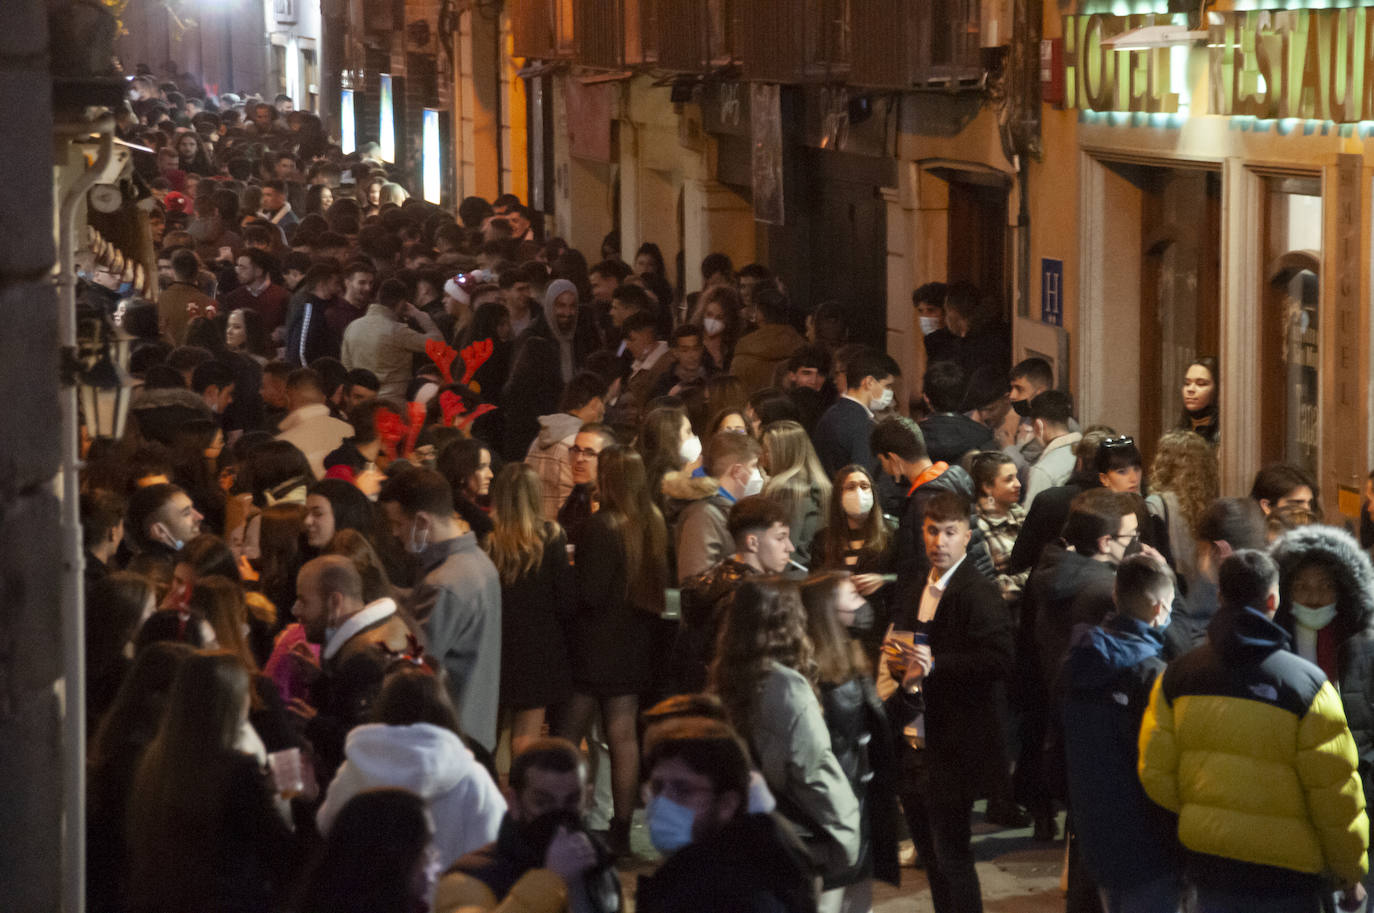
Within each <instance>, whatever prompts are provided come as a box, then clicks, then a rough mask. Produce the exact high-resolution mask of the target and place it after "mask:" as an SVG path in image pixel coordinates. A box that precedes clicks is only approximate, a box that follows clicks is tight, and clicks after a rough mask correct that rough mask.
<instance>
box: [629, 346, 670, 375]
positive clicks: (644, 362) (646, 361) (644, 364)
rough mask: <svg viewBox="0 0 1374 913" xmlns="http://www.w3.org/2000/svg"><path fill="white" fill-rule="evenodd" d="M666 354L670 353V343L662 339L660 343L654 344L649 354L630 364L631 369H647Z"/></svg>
mask: <svg viewBox="0 0 1374 913" xmlns="http://www.w3.org/2000/svg"><path fill="white" fill-rule="evenodd" d="M666 354H668V343H666V342H664V341H663V340H661V339H660V340H659V341H658V345H656V346H654V347H653V349H652V350H650V352H649V354H648V355H645V356H644V357H643V358H641V359H639V360H637V361H636V362H635V363H634V364H632V365H631V366H630V370H631V371H647V370H649V369H650V368H652V367H653V366H654V365H656V364H658V360H659V359H660V358H662V357H663V356H664V355H666Z"/></svg>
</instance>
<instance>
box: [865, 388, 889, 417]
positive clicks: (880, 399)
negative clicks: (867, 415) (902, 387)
mask: <svg viewBox="0 0 1374 913" xmlns="http://www.w3.org/2000/svg"><path fill="white" fill-rule="evenodd" d="M892 396H893V394H892V388H891V387H884V388H883V392H882V393H879V394H878V395H877V396H875V397H873V402H871V403H870V404H869V406H868V408H869V409H870V410H872V411H873V412H878V411H880V410H882V409H886V408H887V407H888V406H890V405H892Z"/></svg>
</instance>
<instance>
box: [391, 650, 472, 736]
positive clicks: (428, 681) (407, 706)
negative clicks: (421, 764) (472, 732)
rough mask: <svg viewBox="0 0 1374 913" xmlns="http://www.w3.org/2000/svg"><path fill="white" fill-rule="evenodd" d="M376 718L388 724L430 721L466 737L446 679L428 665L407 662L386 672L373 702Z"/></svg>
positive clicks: (433, 724) (411, 723)
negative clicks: (445, 682)
mask: <svg viewBox="0 0 1374 913" xmlns="http://www.w3.org/2000/svg"><path fill="white" fill-rule="evenodd" d="M372 722H374V723H383V724H385V725H387V726H410V725H413V724H415V723H429V724H430V725H432V726H438V727H439V728H440V729H447V730H448V731H450V732H452V733H453V734H454V735H456V736H458V737H459V738H462V736H463V730H462V729H461V728H460V725H459V721H458V710H457V708H455V707H454V706H453V700H452V698H450V697H449V694H448V688H447V687H446V686H445V685H444V682H443V679H441V678H440V677H439V676H438V675H436V674H434V672H432V671H430V670H429V669H428V668H425V667H422V666H417V665H413V664H410V663H409V662H404V663H401V664H398V666H397V668H395V669H393V670H391V671H390V672H388V673H387V674H386V678H384V679H383V680H382V690H381V691H380V692H379V693H378V694H377V699H376V700H375V701H373V702H372Z"/></svg>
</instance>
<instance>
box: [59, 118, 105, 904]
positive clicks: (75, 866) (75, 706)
mask: <svg viewBox="0 0 1374 913" xmlns="http://www.w3.org/2000/svg"><path fill="white" fill-rule="evenodd" d="M114 130H115V121H114V115H112V114H104V115H101V116H100V117H98V118H96V119H94V120H91V121H85V122H65V123H64V122H61V121H59V122H58V123H57V124H56V125H54V128H53V133H54V138H55V139H57V140H59V141H61V143H62V144H61V145H60V146H59V148H58V154H59V156H60V157H61V158H60V159H59V163H62V162H65V161H66V160H67V156H68V145H67V144H68V143H70V142H71V141H73V140H76V139H79V138H81V137H83V136H89V135H91V134H92V133H99V134H100V152H99V153H98V155H97V156H96V160H95V163H94V164H93V165H91V166H90V167H88V168H87V169H86V170H85V171H84V172H83V173H82V174H81V175H79V176H78V177H77V178H76V180H75V182H74V183H73V184H72V186H71V189H69V190H68V191H67V193H66V195H65V196H63V197H62V204H61V208H60V210H59V220H60V221H59V230H58V235H57V241H58V260H57V266H58V270H57V332H58V342H59V344H60V345H61V346H62V348H63V350H65V351H72V350H74V349H75V348H76V263H75V259H76V248H77V241H76V226H77V218H76V216H77V208H78V207H79V206H81V205H83V204H84V203H85V201H86V193H87V191H89V190H90V189H91V188H92V187H93V186H95V184H96V183H97V181H99V179H100V175H101V174H103V173H104V171H105V168H106V167H107V166H108V165H109V163H110V159H111V157H112V156H113V154H114ZM60 401H61V406H62V469H61V473H62V480H61V484H62V524H61V530H62V606H61V608H62V664H63V668H64V670H65V671H64V673H63V675H64V687H63V691H64V705H65V706H64V716H63V720H62V734H63V738H62V742H63V751H62V794H63V803H64V805H65V819H66V820H65V824H64V828H63V836H62V875H63V878H62V909H63V910H64V911H66V913H83V911H84V910H85V907H86V626H85V615H84V611H83V607H84V605H85V593H84V577H83V575H84V571H85V563H86V561H85V553H84V552H83V551H82V548H81V513H80V477H79V470H80V466H81V463H80V434H79V431H78V428H77V426H78V413H77V402H76V387H75V386H73V385H72V384H70V383H64V385H63V387H62V390H61V394H60Z"/></svg>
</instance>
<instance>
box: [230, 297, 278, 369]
mask: <svg viewBox="0 0 1374 913" xmlns="http://www.w3.org/2000/svg"><path fill="white" fill-rule="evenodd" d="M229 314H230V315H233V314H238V315H239V317H240V318H242V320H243V336H244V341H243V347H244V349H245V350H246V351H248V352H249V353H250V354H252V355H260V356H262V357H263V358H270V357H272V352H271V347H270V343H269V341H268V337H267V325H266V324H264V323H263V322H262V315H261V314H259V313H258V312H257V311H255V310H254V309H253V308H236V309H234V310H233V311H230V312H229ZM225 323H226V325H227V323H228V317H226V318H225ZM225 345H226V346H227V345H228V343H227V342H226V343H225Z"/></svg>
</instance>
